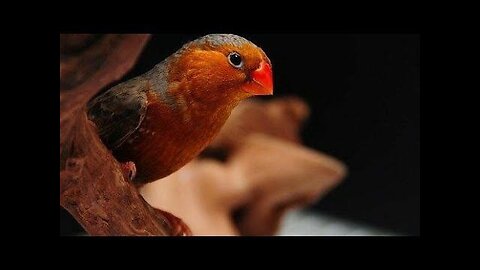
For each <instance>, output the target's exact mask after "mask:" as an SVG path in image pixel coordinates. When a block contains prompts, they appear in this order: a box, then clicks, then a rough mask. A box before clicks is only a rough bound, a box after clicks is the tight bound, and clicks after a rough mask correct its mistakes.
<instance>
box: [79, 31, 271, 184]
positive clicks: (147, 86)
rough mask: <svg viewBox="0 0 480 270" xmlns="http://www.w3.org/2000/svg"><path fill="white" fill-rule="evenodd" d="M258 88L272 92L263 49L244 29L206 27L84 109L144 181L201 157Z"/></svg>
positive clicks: (133, 177)
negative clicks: (227, 30)
mask: <svg viewBox="0 0 480 270" xmlns="http://www.w3.org/2000/svg"><path fill="white" fill-rule="evenodd" d="M258 95H273V73H272V63H271V61H270V59H269V58H268V56H267V55H266V53H265V52H264V51H263V50H262V49H261V48H260V47H258V46H257V45H255V44H254V43H253V42H251V41H249V40H247V39H245V38H243V37H241V36H238V35H234V34H209V35H205V36H202V37H200V38H197V39H195V40H193V41H190V42H188V43H186V44H185V45H183V46H182V47H181V48H180V49H179V50H177V51H176V52H174V53H173V54H171V55H170V56H168V57H167V58H165V59H164V60H163V61H161V62H160V63H158V64H157V65H155V66H154V67H153V68H152V69H151V70H149V71H147V72H146V73H144V74H142V75H139V76H137V77H134V78H132V79H130V80H128V81H125V82H123V83H120V84H118V85H116V86H113V87H112V88H110V89H108V90H106V91H105V92H102V93H101V94H99V95H97V96H96V97H94V98H92V99H91V100H90V101H89V102H88V104H87V116H88V119H89V120H90V121H91V122H93V123H94V124H95V126H96V128H97V132H98V135H99V137H100V139H101V141H102V142H103V144H104V145H105V146H106V147H107V148H108V149H109V150H110V151H111V152H112V154H113V156H114V157H115V158H116V159H117V160H118V161H119V162H120V163H121V164H122V168H123V169H124V170H125V174H126V175H127V176H128V178H130V180H132V181H133V182H134V183H135V184H136V185H139V186H141V185H144V184H146V183H149V182H153V181H155V180H158V179H161V178H164V177H166V176H168V175H170V174H172V173H173V172H175V171H177V170H178V169H180V168H181V167H183V166H184V165H185V164H187V163H188V162H189V161H191V160H192V159H194V158H195V157H196V156H198V155H199V154H200V152H201V151H202V150H203V149H205V148H206V147H207V146H208V145H209V143H210V142H211V141H212V140H213V139H214V137H215V136H216V135H217V134H218V133H219V131H220V129H221V127H222V126H223V124H224V123H225V122H226V120H227V119H228V117H229V115H230V113H231V111H232V110H233V109H234V108H235V107H236V106H237V105H238V104H239V102H240V101H242V100H244V99H246V98H249V97H252V96H258Z"/></svg>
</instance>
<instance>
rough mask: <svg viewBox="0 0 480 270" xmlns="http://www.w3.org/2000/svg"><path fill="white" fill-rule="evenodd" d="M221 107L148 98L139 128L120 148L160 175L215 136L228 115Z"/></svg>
mask: <svg viewBox="0 0 480 270" xmlns="http://www.w3.org/2000/svg"><path fill="white" fill-rule="evenodd" d="M228 115H229V114H228V113H227V112H226V113H223V112H222V111H211V112H204V111H201V108H196V107H195V106H190V107H188V108H184V107H181V106H176V107H174V108H173V107H172V106H170V105H167V104H165V103H161V102H155V101H153V102H149V105H148V107H147V112H146V115H145V118H144V120H143V121H142V123H141V125H140V126H139V128H138V129H137V130H136V131H135V132H134V134H132V136H131V138H129V139H128V140H127V142H126V143H125V145H124V146H123V147H121V149H119V152H120V156H122V157H123V159H125V160H132V161H134V162H135V163H136V164H137V167H140V168H139V169H141V170H139V172H140V171H143V172H145V173H147V174H148V175H152V177H153V176H154V177H163V176H166V175H168V174H170V173H171V172H173V171H175V170H177V169H179V168H180V167H182V166H183V165H185V164H186V163H187V162H189V161H190V160H192V159H193V158H194V157H195V156H197V155H198V154H199V153H200V152H201V151H202V150H203V149H204V148H205V147H206V146H207V145H208V144H209V143H210V142H211V141H212V139H213V138H214V136H215V135H216V134H217V133H218V131H219V130H220V128H221V127H222V125H223V124H224V123H225V121H226V119H227V118H228Z"/></svg>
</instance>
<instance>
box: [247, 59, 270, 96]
mask: <svg viewBox="0 0 480 270" xmlns="http://www.w3.org/2000/svg"><path fill="white" fill-rule="evenodd" d="M251 76H252V80H253V81H254V82H255V83H253V84H251V85H249V86H248V87H246V89H245V90H246V91H247V92H249V93H251V94H254V95H273V75H272V68H271V67H270V65H269V64H268V63H267V62H265V61H262V62H261V63H260V67H259V68H257V69H256V70H254V71H253V72H252V74H251Z"/></svg>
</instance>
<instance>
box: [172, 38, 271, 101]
mask: <svg viewBox="0 0 480 270" xmlns="http://www.w3.org/2000/svg"><path fill="white" fill-rule="evenodd" d="M168 80H169V82H170V84H171V85H174V86H176V87H177V88H179V89H182V91H187V92H188V95H189V96H190V97H192V98H193V99H195V100H203V101H205V100H210V101H214V100H217V101H218V100H220V99H222V100H224V99H225V98H227V99H231V100H241V99H244V98H247V97H250V96H253V95H272V94H273V76H272V64H271V62H270V59H268V57H267V55H266V54H265V52H264V51H263V50H262V49H261V48H259V47H257V46H256V45H255V44H253V43H252V42H250V41H248V40H247V39H245V38H242V37H240V36H237V35H232V34H211V35H207V36H203V37H201V38H198V39H196V40H194V41H192V42H189V43H187V44H185V45H184V46H183V47H182V48H181V49H180V50H178V51H177V52H176V53H175V54H174V55H173V57H172V59H171V65H170V74H169V79H168ZM171 91H173V92H176V91H175V89H172V90H171Z"/></svg>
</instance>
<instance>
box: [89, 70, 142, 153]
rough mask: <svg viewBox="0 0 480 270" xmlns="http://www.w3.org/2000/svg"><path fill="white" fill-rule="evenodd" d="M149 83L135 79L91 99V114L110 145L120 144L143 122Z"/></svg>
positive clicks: (99, 131)
mask: <svg viewBox="0 0 480 270" xmlns="http://www.w3.org/2000/svg"><path fill="white" fill-rule="evenodd" d="M147 87H148V85H147V82H146V81H142V80H135V79H133V80H130V81H127V82H125V83H122V84H119V85H117V86H115V87H113V88H111V89H110V90H108V91H106V92H105V93H103V94H101V95H100V96H98V97H96V98H94V99H92V100H91V101H90V102H89V103H88V108H87V109H88V118H89V119H90V120H91V121H93V122H94V123H95V124H96V126H97V128H98V134H99V136H100V138H101V139H102V141H103V143H104V144H105V145H106V146H107V147H108V148H109V149H111V150H113V149H115V148H117V147H119V146H120V145H121V144H122V143H124V142H125V141H126V140H127V139H128V137H129V136H130V135H132V133H133V132H134V131H135V130H136V129H137V128H138V127H139V126H140V124H141V123H142V121H143V119H144V118H145V114H146V112H147V92H146V91H147Z"/></svg>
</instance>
